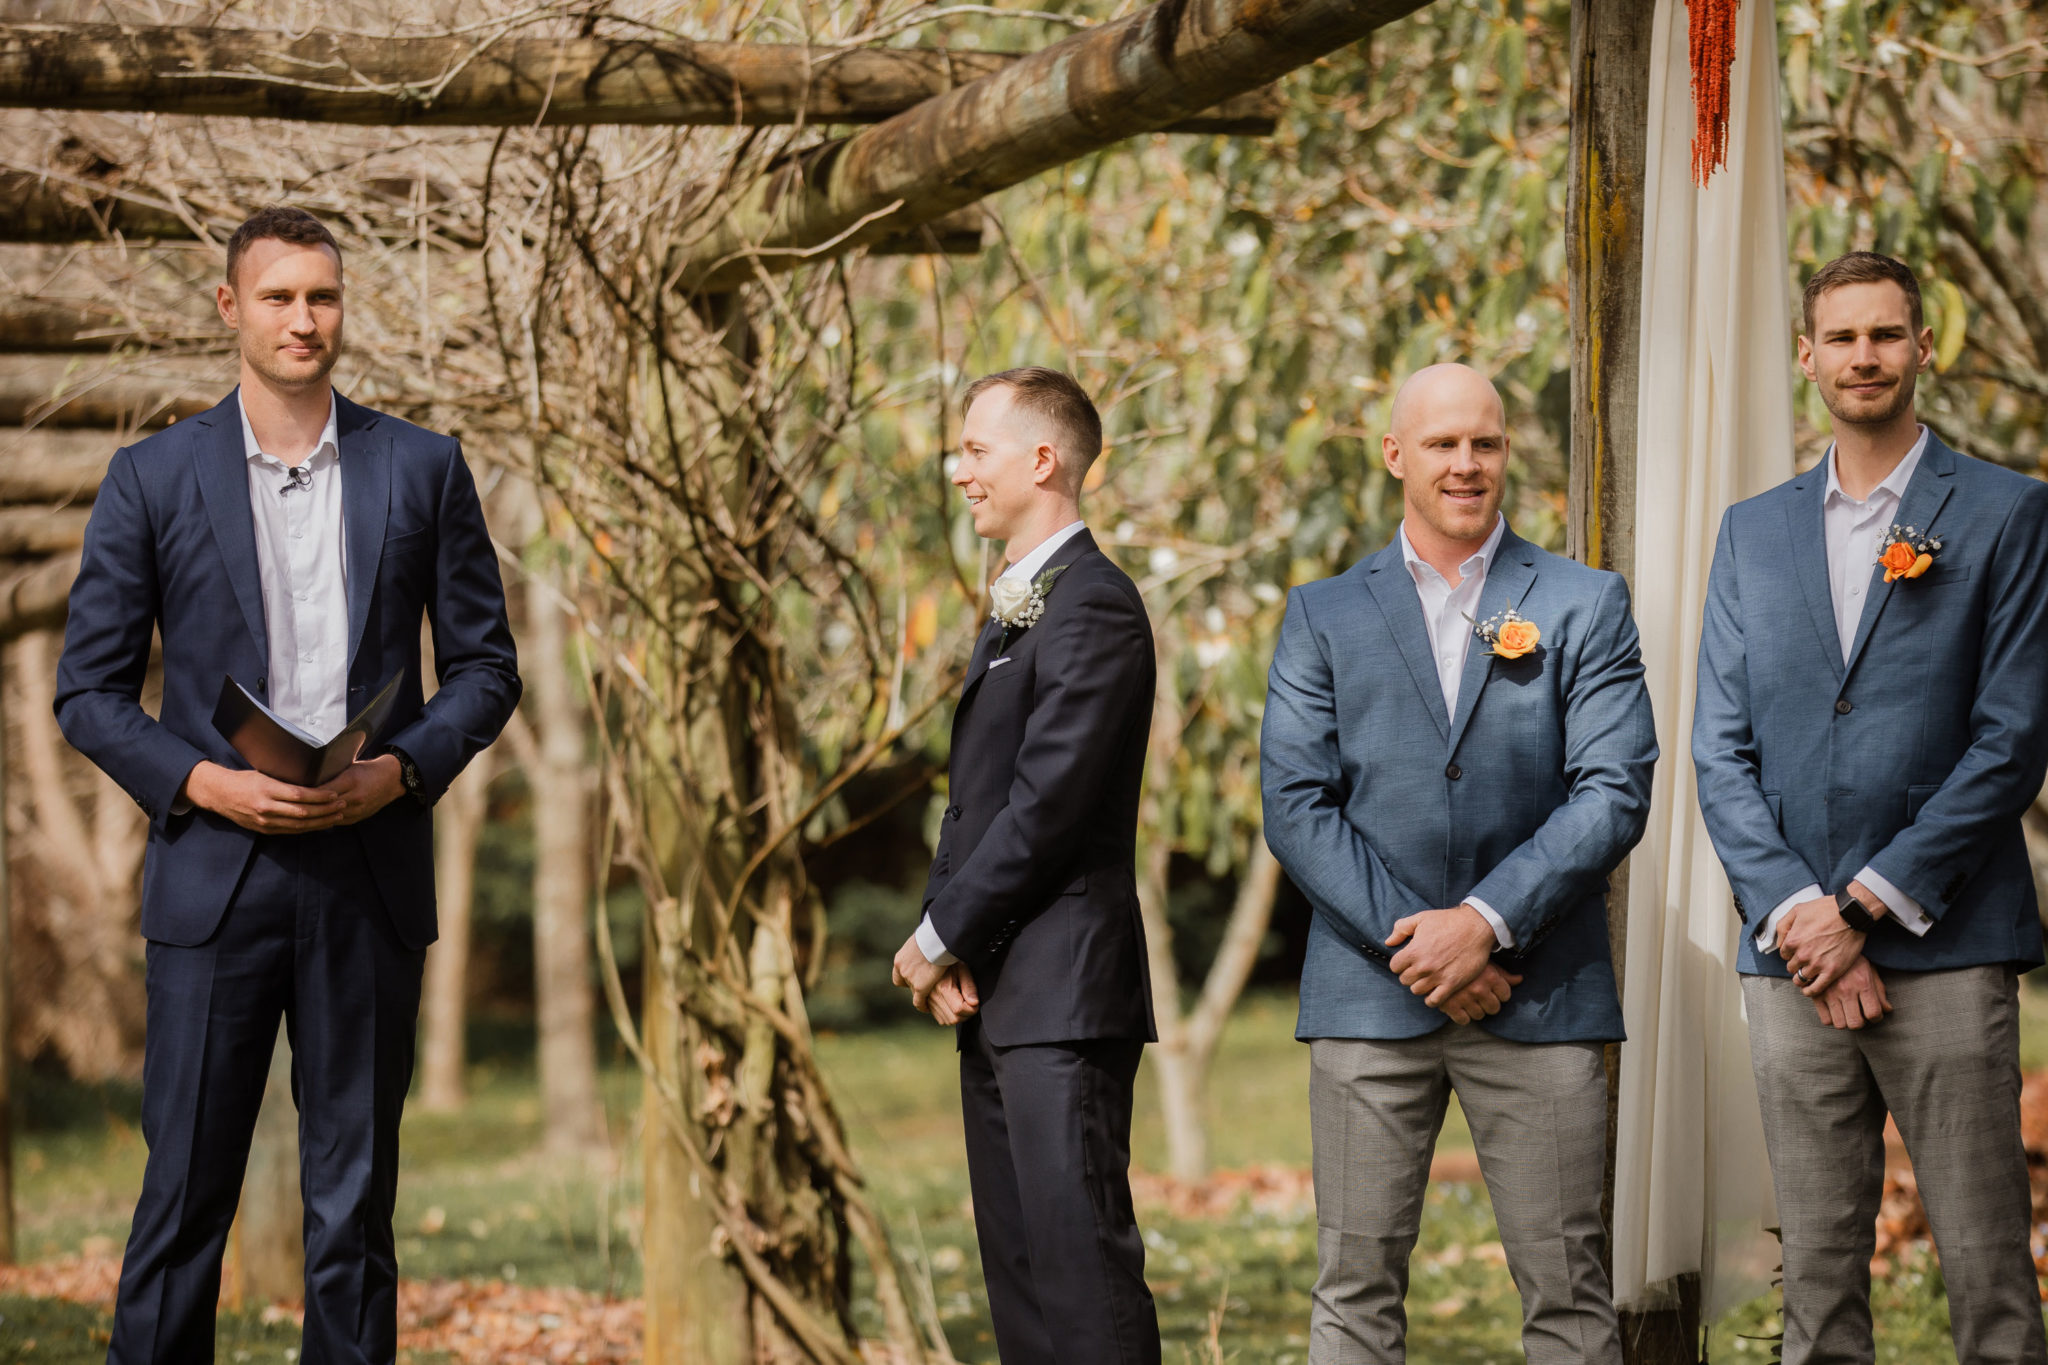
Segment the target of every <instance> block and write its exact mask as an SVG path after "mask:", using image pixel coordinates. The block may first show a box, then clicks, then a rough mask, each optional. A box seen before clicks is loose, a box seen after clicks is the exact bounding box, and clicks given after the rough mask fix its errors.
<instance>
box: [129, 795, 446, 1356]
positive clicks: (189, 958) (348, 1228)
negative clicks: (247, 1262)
mask: <svg viewBox="0 0 2048 1365" xmlns="http://www.w3.org/2000/svg"><path fill="white" fill-rule="evenodd" d="M425 959H426V954H425V952H424V951H423V950H418V949H412V948H407V947H405V946H404V945H403V944H401V943H400V942H399V941H398V938H397V936H396V935H395V934H394V933H393V932H392V929H391V924H390V921H389V919H388V918H387V916H386V914H385V911H384V906H383V902H382V898H381V897H380V896H379V895H378V892H377V889H376V886H375V884H374V883H373V882H372V881H371V879H370V870H369V867H368V865H367V863H366V862H365V859H364V851H363V849H362V847H361V844H360V842H359V841H358V837H357V832H356V831H355V830H353V829H334V830H323V831H321V832H319V833H316V834H300V835H279V836H272V837H267V838H264V839H263V840H261V841H260V842H259V843H258V845H257V847H256V850H255V853H254V855H253V856H252V858H251V860H250V864H249V868H248V870H247V872H246V873H244V875H243V878H242V884H241V886H240V887H239V888H238V889H237V891H236V892H235V895H234V898H233V900H232V901H231V902H230V903H229V906H228V909H227V913H226V915H225V916H224V917H223V919H222V921H221V924H220V927H219V928H218V929H217V930H215V931H214V935H213V937H212V938H210V939H208V940H207V941H206V942H204V943H202V944H200V945H198V946H197V947H191V948H183V947H177V946H175V945H172V944H168V943H155V942H152V943H151V944H149V946H148V963H149V965H148V976H147V988H148V996H149V1012H148V1026H147V1033H146V1036H145V1038H144V1043H143V1071H142V1132H143V1137H144V1138H145V1139H146V1140H147V1141H148V1143H149V1164H148V1168H147V1170H146V1172H145V1173H144V1175H143V1182H142V1197H141V1199H140V1200H139V1201H138V1202H137V1204H136V1208H135V1223H134V1228H133V1230H132V1231H131V1232H130V1233H129V1237H128V1250H127V1253H126V1255H125V1257H124V1259H123V1261H122V1264H121V1287H120V1297H119V1301H118V1303H117V1304H116V1306H115V1309H114V1329H113V1340H112V1343H111V1344H110V1346H109V1347H108V1350H107V1360H108V1365H204V1362H210V1361H212V1360H213V1358H214V1357H213V1336H214V1307H215V1303H216V1301H217V1300H218V1298H219V1294H220V1271H221V1254H222V1251H223V1249H224V1247H225V1245H226V1241H227V1234H228V1228H229V1225H230V1224H231V1223H232V1222H233V1220H234V1216H235V1206H236V1203H237V1202H238V1200H239V1198H240V1194H241V1188H242V1173H243V1169H244V1167H245V1166H246V1165H247V1163H248V1158H249V1140H250V1134H251V1132H252V1131H253V1129H254V1127H255V1123H256V1111H257V1108H258V1106H259V1104H260V1103H261V1101H262V1098H263V1085H264V1080H265V1078H266V1076H267V1075H268V1073H269V1069H270V1056H271V1052H272V1050H273V1048H274V1047H275V1045H276V1041H277V1026H278V1021H279V1019H280V1018H282V1019H283V1021H284V1025H285V1027H286V1028H287V1029H288V1030H289V1031H290V1037H291V1044H292V1097H293V1099H294V1100H295V1101H296V1102H297V1104H298V1109H299V1163H300V1189H301V1191H302V1192H303V1194H304V1196H305V1204H306V1221H305V1244H306V1325H305V1333H304V1345H303V1349H302V1352H301V1354H300V1357H299V1359H300V1360H301V1361H302V1362H304V1365H391V1362H392V1361H393V1360H394V1359H395V1358H396V1355H397V1334H398V1318H397V1315H398V1297H397V1288H398V1261H397V1256H396V1253H395V1250H394V1247H393V1244H392V1234H391V1214H392V1205H393V1202H394V1200H395V1198H396V1195H397V1188H398V1119H399V1112H400V1110H401V1109H402V1107H403V1105H404V1103H405V1092H406V1088H407V1086H408V1085H409V1084H410V1082H411V1079H412V1064H413V1031H414V1026H415V1021H416V1020H417V1018H418V1015H419V1002H420V974H421V968H422V965H423V964H424V962H425Z"/></svg>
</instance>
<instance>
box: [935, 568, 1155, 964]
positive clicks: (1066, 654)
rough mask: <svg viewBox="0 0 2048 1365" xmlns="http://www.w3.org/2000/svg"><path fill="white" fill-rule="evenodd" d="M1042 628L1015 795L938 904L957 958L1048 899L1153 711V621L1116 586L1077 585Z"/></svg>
mask: <svg viewBox="0 0 2048 1365" xmlns="http://www.w3.org/2000/svg"><path fill="white" fill-rule="evenodd" d="M1073 591H1074V595H1073V598H1072V599H1071V600H1069V601H1065V602H1061V603H1060V604H1059V610H1058V611H1056V612H1052V613H1048V615H1047V617H1046V619H1045V621H1044V623H1043V624H1042V625H1041V626H1039V627H1038V629H1041V630H1043V631H1045V632H1046V638H1044V639H1043V640H1041V641H1040V642H1039V646H1038V651H1037V655H1038V657H1037V663H1036V665H1035V667H1036V669H1037V672H1036V675H1035V676H1034V678H1033V680H1032V686H1033V688H1034V689H1035V691H1034V693H1033V696H1032V706H1031V717H1030V719H1029V720H1027V721H1026V722H1025V726H1024V741H1023V744H1022V745H1021V746H1020V747H1019V749H1018V751H1017V769H1016V777H1015V778H1014V779H1013V780H1012V782H1011V784H1010V792H1009V802H1008V804H1007V805H1006V806H1004V808H1003V809H1002V811H1001V812H1000V813H999V814H998V815H997V816H996V818H995V820H994V822H993V823H991V824H990V826H989V829H988V832H987V833H986V834H984V835H983V836H982V838H981V841H980V842H979V843H978V844H976V845H975V848H974V852H973V854H972V855H971V856H970V857H969V858H968V859H967V860H966V861H965V862H964V863H962V864H961V865H960V870H959V871H958V872H956V873H954V874H953V876H952V877H951V878H950V879H949V880H948V881H947V883H946V885H945V886H944V887H943V888H942V889H941V890H940V892H939V894H938V895H937V896H936V897H935V898H934V899H933V900H932V902H931V904H930V906H928V907H927V913H928V914H929V915H930V916H931V922H932V927H933V928H934V929H935V930H937V932H938V936H939V938H940V940H941V941H942V942H944V943H945V945H946V947H947V948H948V949H950V950H951V951H952V952H953V954H954V955H955V956H957V957H960V958H963V959H965V960H966V961H968V962H970V963H972V962H979V961H982V960H983V959H984V958H985V957H986V955H987V950H988V948H989V945H990V944H991V943H992V942H993V941H994V940H995V939H996V938H998V936H1000V935H1001V934H1002V933H1003V931H1004V930H1005V929H1006V928H1011V927H1013V926H1014V925H1015V924H1016V923H1018V922H1020V921H1021V920H1022V919H1023V918H1024V917H1026V916H1029V915H1033V914H1036V913H1037V912H1038V911H1040V910H1042V909H1043V908H1044V906H1045V903H1046V901H1047V900H1048V899H1049V897H1050V895H1051V893H1052V892H1053V891H1054V890H1055V889H1056V887H1057V885H1058V882H1059V881H1060V880H1062V879H1063V875H1071V859H1072V855H1073V850H1074V848H1075V846H1076V845H1077V844H1078V842H1079V841H1080V838H1081V835H1082V832H1083V829H1084V828H1085V826H1086V825H1087V823H1088V822H1089V821H1090V820H1091V819H1093V818H1095V812H1096V809H1097V806H1098V800H1097V797H1098V793H1100V791H1101V790H1102V788H1103V786H1104V784H1105V783H1106V782H1107V781H1108V780H1109V776H1110V765H1111V763H1113V762H1114V761H1115V759H1116V757H1117V755H1118V753H1119V752H1120V751H1121V750H1123V749H1124V747H1125V745H1126V744H1127V742H1128V740H1129V735H1130V729H1131V727H1132V726H1134V725H1135V726H1139V727H1141V728H1142V727H1144V726H1146V725H1147V723H1148V717H1149V715H1150V710H1151V687H1152V678H1153V660H1152V629H1151V626H1150V624H1149V623H1148V622H1147V621H1146V620H1145V613H1144V610H1143V609H1142V608H1141V607H1139V606H1138V605H1137V604H1136V603H1135V602H1133V601H1132V600H1131V598H1130V597H1129V596H1127V595H1126V594H1125V593H1124V592H1123V591H1121V590H1120V589H1119V588H1118V587H1117V586H1116V585H1114V584H1109V583H1088V584H1075V585H1073Z"/></svg>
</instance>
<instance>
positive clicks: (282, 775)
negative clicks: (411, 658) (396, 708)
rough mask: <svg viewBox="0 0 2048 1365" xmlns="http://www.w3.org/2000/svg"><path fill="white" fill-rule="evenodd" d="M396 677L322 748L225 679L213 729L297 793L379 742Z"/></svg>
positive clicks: (395, 692)
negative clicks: (290, 784)
mask: <svg viewBox="0 0 2048 1365" xmlns="http://www.w3.org/2000/svg"><path fill="white" fill-rule="evenodd" d="M399 676H403V675H402V674H401V675H398V676H394V677H393V678H392V679H391V681H390V682H388V683H385V684H384V690H383V691H381V692H379V693H378V694H377V695H376V696H375V697H373V698H371V700H370V704H369V705H368V706H365V707H364V708H363V709H362V710H360V711H358V712H356V716H355V719H354V720H352V721H350V722H349V723H348V724H347V725H345V726H343V727H342V730H341V733H340V734H338V735H336V736H335V737H334V738H333V739H330V740H328V741H327V742H326V743H325V744H322V743H320V742H319V741H317V740H315V739H314V738H313V737H312V736H311V735H309V734H307V733H306V732H305V731H304V730H301V729H300V728H299V727H298V726H296V725H294V724H292V723H291V722H290V721H288V720H286V719H285V718H284V717H283V716H280V715H278V714H277V712H275V711H273V710H271V709H270V708H269V707H267V706H265V705H264V704H263V703H262V702H260V701H258V700H256V698H255V697H254V696H252V695H250V692H249V689H248V688H246V687H244V686H242V685H241V684H240V683H238V682H236V681H235V680H234V679H233V678H231V677H224V678H222V679H221V681H220V701H219V702H217V703H216V704H215V705H214V708H213V728H214V729H216V730H218V731H220V733H221V736H222V738H224V739H226V740H227V742H228V743H230V744H232V745H234V746H235V752H236V753H238V754H240V755H241V756H242V757H243V758H244V759H246V760H247V761H248V764H249V766H250V767H252V768H254V769H255V770H256V771H257V772H259V773H262V774H263V775H264V776H265V777H274V778H276V779H277V780H278V781H280V782H290V783H292V784H293V785H294V786H299V787H318V786H323V785H325V784H326V783H328V782H331V781H332V780H334V778H336V777H338V776H340V774H341V773H342V771H343V770H344V769H346V768H347V767H348V765H349V764H351V763H353V762H355V761H356V756H357V755H358V754H360V753H362V752H363V750H365V749H367V748H368V747H369V746H370V745H371V744H373V743H375V742H376V741H377V740H378V739H379V738H381V737H382V733H383V730H384V725H385V722H387V721H389V720H390V719H391V708H392V706H393V705H394V704H395V703H396V702H397V700H398V677H399Z"/></svg>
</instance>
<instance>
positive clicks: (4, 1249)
mask: <svg viewBox="0 0 2048 1365" xmlns="http://www.w3.org/2000/svg"><path fill="white" fill-rule="evenodd" d="M9 638H11V637H9V636H7V635H5V634H0V1265H13V1264H14V1258H15V1250H16V1248H15V1245H14V867H13V864H12V863H10V862H9V861H8V857H9V855H10V853H11V851H12V850H10V849H9V848H8V845H7V820H6V818H5V816H6V811H7V705H6V699H7V641H8V639H9Z"/></svg>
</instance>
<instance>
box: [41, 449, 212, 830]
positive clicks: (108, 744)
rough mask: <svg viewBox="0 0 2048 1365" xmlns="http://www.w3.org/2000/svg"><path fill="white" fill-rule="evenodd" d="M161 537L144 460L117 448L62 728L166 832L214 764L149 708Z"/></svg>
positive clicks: (89, 534) (82, 603)
mask: <svg viewBox="0 0 2048 1365" xmlns="http://www.w3.org/2000/svg"><path fill="white" fill-rule="evenodd" d="M160 609H161V601H160V598H159V589H158V584H157V571H156V532H155V528H154V527H153V526H151V524H150V519H149V508H148V504H147V503H146V501H145V500H144V498H143V493H142V484H141V480H140V479H139V478H138V477H137V475H136V472H135V460H134V456H133V455H131V454H130V453H129V452H128V451H127V450H126V449H122V450H119V451H116V452H115V454H114V459H113V462H112V463H111V464H110V465H109V466H108V467H107V476H106V478H105V479H104V480H102V482H101V484H100V491H99V494H98V496H97V498H96V499H95V500H94V502H93V507H92V517H91V518H90V520H88V521H87V522H86V527H85V546H84V549H83V551H82V552H81V554H80V556H79V563H78V577H77V578H76V579H74V580H73V581H72V584H71V599H70V611H69V615H68V616H67V617H66V619H65V623H64V653H63V655H62V657H61V658H60V659H59V660H58V663H57V692H56V707H55V710H56V713H57V725H58V727H59V728H60V729H62V730H63V732H64V738H65V739H67V740H69V741H70V742H71V746H72V747H73V748H74V749H77V750H78V751H79V752H80V753H82V754H84V755H85V756H86V757H87V758H89V759H91V760H92V761H93V762H94V763H95V764H97V765H98V766H99V768H100V770H101V771H102V772H104V773H106V774H107V776H109V777H111V778H112V779H113V780H114V781H115V782H116V783H117V784H119V786H120V787H121V789H122V790H123V791H125V792H127V793H128V795H129V796H131V797H133V798H134V799H135V803H136V804H137V805H139V806H141V807H142V810H143V813H144V814H145V815H147V816H148V817H149V820H150V823H151V824H152V825H154V826H155V827H156V828H157V829H159V830H161V829H163V828H164V824H165V822H166V821H168V820H169V819H170V818H171V806H172V804H173V802H174V801H175V800H176V798H177V794H178V789H179V788H180V787H182V786H184V785H185V779H186V777H188V776H189V775H190V774H191V772H192V769H193V768H195V767H197V766H198V765H199V764H200V763H201V762H202V761H203V760H204V759H205V757H206V755H205V754H203V753H201V752H200V751H199V750H198V749H196V748H194V747H193V746H192V745H191V744H190V743H188V742H187V741H185V740H184V739H181V738H180V737H179V736H177V735H175V734H173V733H172V732H171V731H169V730H167V729H165V728H164V726H163V725H162V724H161V723H160V722H159V721H157V719H156V718H155V717H153V716H151V715H150V714H149V713H148V712H147V711H144V710H143V709H142V683H143V679H144V678H145V677H146V676H147V674H148V672H149V653H150V641H151V639H152V637H153V636H154V635H155V632H156V624H157V620H158V617H159V615H160V614H161V610H160Z"/></svg>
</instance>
